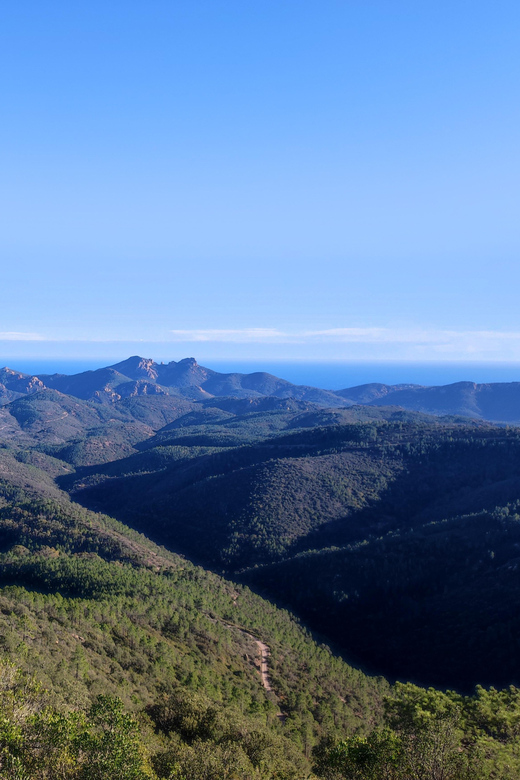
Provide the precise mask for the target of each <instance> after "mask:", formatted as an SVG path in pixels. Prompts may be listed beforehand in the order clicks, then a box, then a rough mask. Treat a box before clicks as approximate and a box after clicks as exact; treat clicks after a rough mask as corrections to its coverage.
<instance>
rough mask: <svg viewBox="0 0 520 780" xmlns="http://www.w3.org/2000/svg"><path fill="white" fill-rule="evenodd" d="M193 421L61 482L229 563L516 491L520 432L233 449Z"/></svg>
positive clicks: (398, 430)
mask: <svg viewBox="0 0 520 780" xmlns="http://www.w3.org/2000/svg"><path fill="white" fill-rule="evenodd" d="M262 419H263V418H262ZM234 422H235V424H239V423H241V424H242V425H243V426H246V421H245V420H238V422H237V421H234ZM247 422H249V424H250V425H252V426H253V431H255V430H256V426H257V424H258V423H257V421H256V420H254V419H249V420H248V421H247ZM179 423H180V421H177V423H176V424H179ZM192 427H193V428H194V429H195V432H194V433H193V434H191V435H189V436H188V435H186V434H185V433H183V431H184V429H183V428H176V429H175V430H174V431H170V430H168V431H164V432H161V433H159V434H158V435H157V436H156V437H154V438H153V439H150V440H148V441H147V443H146V448H145V449H142V452H141V454H139V455H134V456H132V457H131V458H129V459H127V460H125V461H119V462H117V463H114V464H112V465H111V466H109V467H106V468H104V469H97V468H95V467H92V468H91V469H86V470H83V471H79V472H78V473H77V474H76V475H75V476H74V477H70V478H67V479H66V480H65V481H64V482H63V484H64V485H67V487H68V488H69V489H71V490H73V491H74V495H75V496H76V498H77V499H78V500H80V501H82V502H84V503H86V504H87V505H88V506H91V507H93V508H100V509H103V510H104V511H109V512H111V513H114V514H115V515H116V516H117V517H119V518H121V519H124V520H125V522H128V523H130V524H131V525H134V526H136V527H138V528H139V529H140V530H142V531H143V532H146V533H148V534H149V535H151V536H152V537H154V538H156V539H158V540H160V541H161V542H162V543H166V544H169V545H172V546H173V547H174V548H175V549H180V550H183V551H184V552H186V553H187V554H189V555H192V556H195V557H197V559H199V560H202V561H205V562H206V563H209V564H211V565H213V566H215V565H217V566H218V565H219V564H220V565H224V566H226V567H228V568H231V569H232V570H237V569H238V568H241V567H243V566H248V565H251V564H253V563H258V562H262V561H263V562H266V561H268V560H276V559H277V558H279V557H280V556H282V555H287V554H288V553H290V551H291V550H303V549H307V548H311V549H314V548H320V547H327V546H329V545H330V544H345V543H351V542H355V541H357V540H360V539H361V540H362V539H364V538H366V537H367V536H370V535H373V534H377V535H380V534H381V533H384V532H385V531H388V530H392V529H395V528H399V527H402V525H403V524H404V525H405V526H414V525H418V524H422V523H424V522H426V521H428V520H432V519H442V518H443V517H446V516H449V515H450V514H454V513H462V512H469V511H476V510H478V509H480V508H491V509H492V508H493V507H494V506H496V505H497V503H500V501H501V500H502V501H504V500H505V501H509V500H514V499H515V498H516V497H517V496H518V495H520V479H519V475H520V438H519V436H518V435H517V434H516V433H514V432H504V431H502V430H500V429H494V428H482V429H479V428H465V427H459V426H456V427H452V426H451V427H450V426H448V425H446V426H444V427H442V426H432V425H426V424H413V423H402V422H398V423H386V422H381V421H377V422H374V423H371V424H368V423H364V424H363V423H357V424H350V425H349V424H343V425H334V426H329V427H313V428H310V429H308V430H300V431H298V430H297V431H294V432H291V433H285V434H283V433H279V435H272V436H271V437H269V438H268V439H265V440H263V441H262V440H260V441H258V442H257V443H255V444H251V445H249V446H243V444H242V440H240V439H239V441H238V446H237V442H236V439H235V441H234V440H233V438H232V436H231V433H229V435H228V438H226V436H225V435H224V432H223V431H218V432H216V431H215V430H214V426H202V427H201V428H200V431H199V426H197V425H194V426H192ZM188 430H190V428H188ZM241 430H242V431H244V430H247V427H242V429H241ZM171 433H180V434H182V435H179V436H176V437H175V438H169V436H170V434H171ZM235 436H236V433H235ZM166 437H168V438H166ZM154 445H155V446H154Z"/></svg>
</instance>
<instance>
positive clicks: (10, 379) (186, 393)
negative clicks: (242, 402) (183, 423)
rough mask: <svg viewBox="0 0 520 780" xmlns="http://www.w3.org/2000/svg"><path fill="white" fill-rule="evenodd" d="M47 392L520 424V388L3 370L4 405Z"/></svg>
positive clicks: (130, 368)
mask: <svg viewBox="0 0 520 780" xmlns="http://www.w3.org/2000/svg"><path fill="white" fill-rule="evenodd" d="M46 388H47V389H49V390H56V391H58V392H60V393H65V394H67V395H72V396H74V397H76V398H80V399H82V400H85V401H95V402H98V403H102V404H114V403H115V402H117V401H120V400H121V399H124V398H132V397H135V396H151V395H172V396H176V397H180V398H184V399H185V400H189V401H192V402H193V401H194V402H197V401H209V400H210V399H212V398H234V399H255V398H256V399H259V398H267V397H268V398H278V399H292V400H293V401H301V402H305V403H309V404H314V405H316V406H319V407H323V408H346V407H350V406H354V405H362V406H397V407H401V408H403V409H406V410H409V411H415V412H421V413H424V414H433V415H463V416H467V417H472V418H476V419H482V420H488V421H490V422H499V423H514V424H518V423H520V382H507V383H506V382H496V383H490V384H477V383H474V382H456V383H454V384H450V385H442V386H423V385H414V384H398V385H385V384H381V383H369V384H363V385H358V386H356V387H349V388H346V389H344V390H337V391H332V390H323V389H320V388H317V387H311V386H308V385H295V384H292V383H291V382H288V381H287V380H285V379H281V378H279V377H276V376H273V375H272V374H268V373H266V372H262V371H258V372H254V373H250V374H242V373H237V372H232V373H220V372H218V371H214V370H213V369H210V368H205V367H204V366H201V365H199V364H198V363H197V361H196V360H195V359H194V358H192V357H189V358H184V359H183V360H180V361H178V362H176V361H171V362H169V363H156V362H155V361H153V360H151V359H149V358H143V357H140V356H138V355H134V356H132V357H130V358H128V359H127V360H123V361H121V362H120V363H116V364H114V365H112V366H107V367H105V368H99V369H97V370H95V371H84V372H81V373H78V374H72V375H67V374H39V375H34V376H31V375H29V374H23V373H21V372H18V371H13V370H12V369H10V368H3V369H0V404H4V405H5V404H7V403H9V402H11V401H13V400H16V399H17V398H21V397H23V396H25V395H29V394H33V393H37V392H40V391H42V390H44V389H46Z"/></svg>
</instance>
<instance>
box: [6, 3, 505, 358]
mask: <svg viewBox="0 0 520 780" xmlns="http://www.w3.org/2000/svg"><path fill="white" fill-rule="evenodd" d="M519 44H520V5H519V4H518V2H505V1H502V0H495V2H493V3H491V2H489V0H486V1H485V2H482V1H480V0H449V1H448V0H435V2H434V1H433V0H421V2H417V0H408V1H405V0H391V1H390V0H363V2H360V1H359V0H341V1H340V0H337V1H333V0H322V2H319V3H318V2H316V1H314V2H308V0H254V1H253V0H251V1H248V2H244V0H177V2H172V0H168V2H163V1H162V0H153V2H147V3H145V2H136V1H135V0H131V1H130V2H129V0H125V2H122V1H118V0H111V2H109V3H107V2H98V0H88V2H87V1H86V0H85V1H84V2H82V1H80V2H74V3H70V2H61V1H60V0H53V2H49V3H42V2H39V1H36V0H26V2H24V3H4V4H2V7H1V8H0V88H1V94H2V121H1V123H0V150H1V152H0V154H1V156H2V176H1V180H0V210H1V212H0V213H1V214H2V217H1V219H2V230H1V231H0V258H1V264H2V271H1V277H0V285H1V301H2V305H1V307H0V363H1V364H4V363H5V362H8V359H9V357H11V356H23V355H30V356H39V357H44V356H54V355H57V356H62V357H66V356H71V357H78V356H85V357H98V356H100V357H102V356H104V355H107V356H110V357H115V356H121V357H124V356H126V355H128V354H132V353H135V352H138V353H140V354H147V355H150V356H158V357H159V356H160V357H164V356H170V357H171V358H172V359H179V358H181V357H183V356H185V355H195V356H196V357H198V358H201V359H208V358H215V359H217V358H235V357H236V358H245V357H247V358H250V359H258V360H262V359H266V358H283V359H290V358H295V359H296V358H298V359H316V358H321V359H331V360H332V359H336V360H340V359H344V360H349V359H367V360H380V359H381V360H382V359H384V360H392V359H395V360H417V361H428V360H437V361H438V360H471V361H475V360H497V361H498V360H512V361H516V360H518V361H520V324H519V322H518V300H517V299H518V288H519V282H520V264H519V262H518V261H519V258H520V219H519V218H518V205H519V194H520V147H519V144H518V138H519V136H520V62H519V60H520V56H519V54H518V52H519V51H520V45H519Z"/></svg>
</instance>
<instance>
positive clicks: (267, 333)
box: [170, 328, 301, 344]
mask: <svg viewBox="0 0 520 780" xmlns="http://www.w3.org/2000/svg"><path fill="white" fill-rule="evenodd" d="M170 333H171V334H172V336H173V337H174V339H175V340H176V341H198V342H201V341H219V342H224V341H225V342H232V343H241V344H244V343H246V344H247V343H259V342H261V343H267V344H275V343H276V344H278V343H280V342H281V343H287V342H291V341H293V340H294V339H295V338H296V339H297V340H300V339H299V338H298V336H293V335H292V334H288V333H283V332H282V331H280V330H277V329H276V328H242V329H240V330H219V329H211V328H210V329H206V330H171V331H170ZM300 338H301V337H300Z"/></svg>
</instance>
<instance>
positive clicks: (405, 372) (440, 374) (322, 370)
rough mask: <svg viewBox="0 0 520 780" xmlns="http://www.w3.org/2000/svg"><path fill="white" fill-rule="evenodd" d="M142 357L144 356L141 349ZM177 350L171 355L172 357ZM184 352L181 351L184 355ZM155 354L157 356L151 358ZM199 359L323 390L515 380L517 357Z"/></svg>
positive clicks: (52, 366) (28, 366) (71, 366)
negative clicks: (438, 360)
mask: <svg viewBox="0 0 520 780" xmlns="http://www.w3.org/2000/svg"><path fill="white" fill-rule="evenodd" d="M124 357H125V356H123V357H122V356H121V355H119V356H118V357H114V358H100V359H98V360H92V359H88V360H81V359H79V358H78V359H75V360H74V359H69V360H63V359H60V358H56V359H51V358H47V359H36V358H35V359H33V360H31V359H28V358H20V359H19V360H18V359H16V358H4V359H2V358H0V365H1V366H4V365H7V366H9V368H13V369H15V370H17V371H22V372H24V373H27V374H53V373H61V374H77V373H80V372H81V371H91V370H95V369H96V368H102V367H104V366H107V365H111V364H113V363H117V362H118V361H119V360H122V359H124ZM143 357H147V355H144V356H143ZM182 357H183V356H179V355H177V356H176V357H175V358H170V359H175V360H181V359H182ZM184 357H185V356H184ZM155 359H156V360H158V361H159V360H160V358H155ZM199 362H200V363H201V364H202V365H204V366H206V367H207V368H212V369H214V370H215V371H219V372H222V373H231V372H239V373H244V374H249V373H252V372H254V371H267V372H268V373H270V374H274V375H275V376H278V377H281V378H282V379H286V380H288V381H289V382H293V383H294V384H297V385H312V386H313V387H320V388H323V389H327V390H341V389H343V388H345V387H354V386H356V385H362V384H368V383H369V382H382V383H383V384H388V385H394V384H400V383H412V384H418V385H447V384H451V383H452V382H462V381H469V382H477V383H487V382H518V381H520V364H518V363H465V362H464V363H457V362H452V363H390V362H388V363H385V362H374V363H371V362H366V363H365V362H350V363H349V362H340V361H338V362H335V363H326V362H323V363H322V362H303V361H302V362H300V361H287V362H284V361H277V360H273V361H271V362H268V361H233V360H229V361H223V360H216V361H212V360H204V359H200V360H199Z"/></svg>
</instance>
